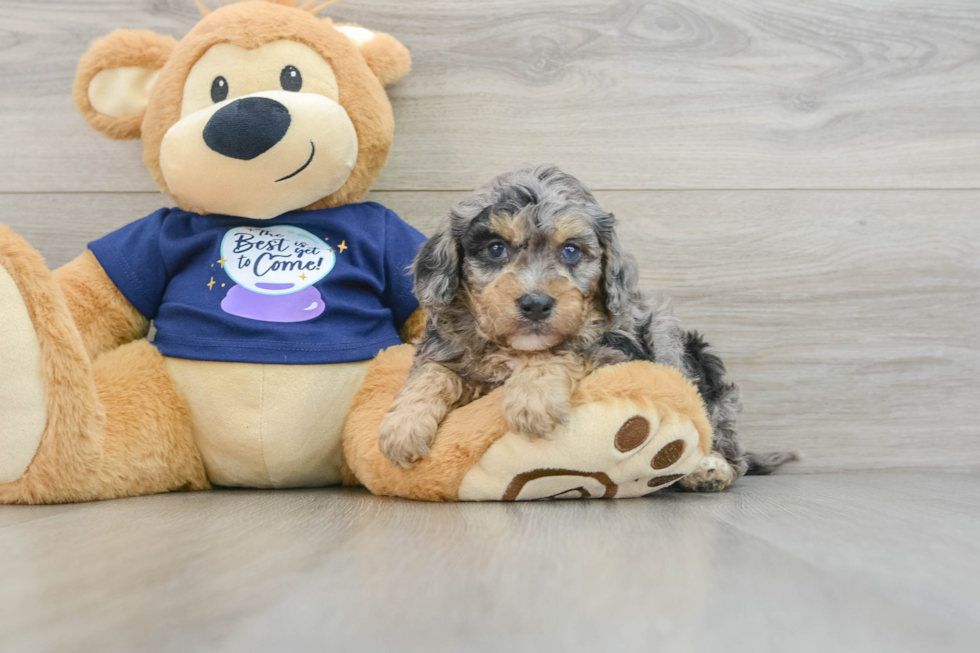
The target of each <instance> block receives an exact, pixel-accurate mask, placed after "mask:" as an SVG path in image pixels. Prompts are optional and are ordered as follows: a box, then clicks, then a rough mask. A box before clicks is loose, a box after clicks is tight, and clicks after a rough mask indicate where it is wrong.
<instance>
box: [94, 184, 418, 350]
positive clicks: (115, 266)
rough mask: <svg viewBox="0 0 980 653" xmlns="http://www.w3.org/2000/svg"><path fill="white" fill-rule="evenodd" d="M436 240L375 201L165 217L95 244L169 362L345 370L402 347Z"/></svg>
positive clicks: (165, 213) (171, 212)
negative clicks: (271, 214) (427, 247)
mask: <svg viewBox="0 0 980 653" xmlns="http://www.w3.org/2000/svg"><path fill="white" fill-rule="evenodd" d="M424 241H425V237H424V236H423V235H422V234H421V233H419V232H418V231H417V230H416V229H414V228H412V227H410V226H409V225H408V224H406V223H405V222H403V221H402V220H401V219H400V218H399V217H398V216H397V215H395V214H394V213H393V212H392V211H389V210H388V209H386V208H385V207H383V206H381V205H379V204H375V203H373V202H368V203H365V204H351V205H348V206H342V207H339V208H335V209H322V210H319V211H293V212H290V213H286V214H284V215H281V216H279V217H278V218H273V219H272V220H249V219H245V218H234V217H229V216H220V215H198V214H196V213H188V212H186V211H182V210H180V209H160V210H159V211H157V212H156V213H153V214H152V215H149V216H147V217H145V218H143V219H142V220H138V221H136V222H134V223H132V224H129V225H127V226H125V227H123V228H122V229H120V230H118V231H114V232H113V233H111V234H109V235H108V236H105V237H104V238H100V239H99V240H96V241H94V242H92V243H90V244H89V248H90V249H91V250H92V252H93V253H94V254H95V256H96V258H97V259H98V260H99V263H101V264H102V267H103V268H105V271H106V273H107V274H108V275H109V278H110V279H112V282H113V283H114V284H116V286H117V287H118V288H119V290H120V291H121V292H122V294H123V295H124V296H125V297H126V299H128V300H129V301H130V302H131V303H132V304H133V306H135V307H136V309H137V310H139V312H140V313H142V314H143V315H145V316H146V317H148V318H151V319H152V320H154V323H155V324H156V328H157V334H156V338H155V340H154V343H155V344H156V346H157V348H158V349H159V350H160V351H161V352H162V353H163V354H165V355H167V356H171V357H173V358H190V359H194V360H205V361H231V362H243V363H288V364H297V365H302V364H306V365H309V364H318V363H345V362H350V361H361V360H367V359H369V358H372V357H373V356H374V355H375V354H377V353H378V350H380V349H383V348H385V347H389V346H391V345H395V344H398V343H399V342H400V340H399V338H398V329H399V328H400V327H401V326H402V324H404V322H405V320H407V319H408V317H409V316H410V315H411V314H412V312H413V311H415V309H416V308H418V302H417V301H416V300H415V297H413V296H412V279H411V276H410V274H409V272H408V266H409V264H410V263H411V262H412V259H413V258H414V257H415V254H416V252H417V251H418V249H419V247H420V246H421V245H422V243H423V242H424Z"/></svg>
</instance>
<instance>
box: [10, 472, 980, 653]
mask: <svg viewBox="0 0 980 653" xmlns="http://www.w3.org/2000/svg"><path fill="white" fill-rule="evenodd" d="M978 505H980V474H977V473H948V472H947V473H939V474H936V473H924V472H907V471H906V472H860V473H858V472H850V473H843V474H814V475H795V476H773V477H769V478H758V477H757V478H750V479H745V480H743V481H742V482H740V483H739V484H737V485H736V486H734V488H733V489H732V490H731V491H730V492H727V493H723V494H721V495H692V494H683V493H663V494H657V495H653V496H652V497H648V498H644V499H628V500H623V501H595V502H561V503H530V504H521V505H514V504H471V505H447V504H422V503H411V502H404V501H398V500H393V499H385V498H376V497H372V496H370V495H368V494H366V493H365V492H363V491H359V490H304V491H278V492H269V491H218V492H214V493H198V494H182V495H175V496H158V497H147V498H140V499H125V500H121V501H110V502H104V503H95V504H86V505H80V506H59V507H5V508H3V509H2V510H0V551H3V555H2V556H0V642H2V644H0V649H3V650H5V651H12V652H13V651H18V652H20V651H40V650H45V651H48V650H50V651H65V650H70V651H100V652H106V653H108V652H113V651H136V650H157V651H181V652H183V651H193V650H215V651H234V652H236V653H244V652H247V651H307V650H308V651H324V650H327V651H425V652H436V651H438V652H441V651H446V652H454V651H534V652H542V651H685V652H688V651H731V652H733V653H741V652H743V651H745V652H758V651H780V652H785V651H792V652H794V653H796V652H809V651H814V652H819V653H826V652H827V651H889V652H892V653H895V652H904V651H910V652H917V653H921V652H922V651H930V652H933V651H936V652H938V651H976V650H977V647H978V646H980V595H978V593H977V586H978V583H980V516H978V511H977V506H978Z"/></svg>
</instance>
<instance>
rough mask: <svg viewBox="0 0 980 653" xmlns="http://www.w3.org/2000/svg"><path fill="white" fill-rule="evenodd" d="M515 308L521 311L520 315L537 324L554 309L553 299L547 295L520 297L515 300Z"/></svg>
mask: <svg viewBox="0 0 980 653" xmlns="http://www.w3.org/2000/svg"><path fill="white" fill-rule="evenodd" d="M517 307H518V308H519V309H521V315H523V316H524V317H526V318H527V319H529V320H532V321H534V322H538V321H539V320H544V319H546V318H547V317H548V316H549V315H551V309H553V308H554V307H555V298H554V297H551V296H549V295H522V296H521V298H520V299H518V300H517Z"/></svg>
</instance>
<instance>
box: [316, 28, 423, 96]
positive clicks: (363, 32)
mask: <svg viewBox="0 0 980 653" xmlns="http://www.w3.org/2000/svg"><path fill="white" fill-rule="evenodd" d="M334 27H335V28H336V29H337V30H338V31H340V32H341V33H343V34H344V35H345V36H346V37H347V38H349V39H350V40H351V41H353V42H354V45H356V46H357V48H358V49H359V50H360V51H361V54H362V55H363V56H364V59H365V60H366V61H367V65H368V67H369V68H370V69H371V71H372V72H373V73H374V75H375V77H377V78H378V79H379V80H381V84H382V86H388V85H389V84H394V83H395V82H397V81H398V80H399V79H401V78H402V77H404V76H405V75H407V74H408V71H409V69H410V68H411V67H412V57H411V56H410V55H409V54H408V48H406V47H405V46H404V45H402V44H401V43H399V42H398V40H397V39H396V38H395V37H393V36H391V35H390V34H385V33H384V32H375V31H373V30H369V29H367V28H366V27H361V26H360V25H352V24H348V25H334Z"/></svg>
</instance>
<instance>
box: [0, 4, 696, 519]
mask: <svg viewBox="0 0 980 653" xmlns="http://www.w3.org/2000/svg"><path fill="white" fill-rule="evenodd" d="M312 4H313V3H310V2H307V3H305V4H303V5H299V3H298V1H297V0H250V1H247V2H241V3H237V4H230V5H226V6H223V7H221V8H218V9H214V10H209V9H207V8H206V7H204V6H203V5H201V4H200V3H198V6H199V7H200V8H201V10H202V14H204V16H203V18H202V20H201V21H200V22H199V23H198V24H197V25H196V26H194V28H193V29H191V31H190V32H189V33H188V34H187V35H186V36H185V37H184V38H183V39H181V40H180V41H177V40H175V39H172V38H170V37H166V36H160V35H157V34H155V33H152V32H147V31H131V30H118V31H115V32H113V33H111V34H110V35H108V36H107V37H105V38H103V39H101V40H99V41H96V42H95V43H94V44H93V45H92V46H91V48H90V49H89V50H88V52H87V53H86V54H85V55H84V56H83V57H82V59H81V61H80V63H79V66H78V71H77V75H76V80H75V84H74V100H75V103H76V106H77V107H78V109H79V111H80V112H81V114H82V115H83V116H84V118H85V119H86V120H87V121H88V123H89V124H90V125H91V126H92V127H94V128H95V129H97V130H98V131H100V132H102V133H103V134H104V135H106V136H108V137H110V138H113V139H134V138H139V139H141V141H142V146H143V160H144V163H145V165H146V167H147V168H148V169H149V171H150V173H151V174H152V175H153V177H154V179H155V180H156V182H157V183H158V184H159V186H160V188H161V190H162V191H163V192H164V193H165V194H166V195H168V196H169V197H170V199H171V200H172V201H173V203H174V204H175V206H174V207H173V208H164V209H160V210H159V211H156V212H154V213H152V214H151V215H149V216H146V217H143V218H141V219H138V220H135V221H134V222H132V223H130V224H129V225H126V226H125V227H123V228H122V229H119V230H118V231H116V232H113V233H111V234H107V235H106V236H104V237H103V238H100V239H98V240H96V241H94V242H92V243H90V244H89V247H88V249H87V251H85V252H84V253H82V254H81V255H80V256H79V257H78V258H76V259H75V260H73V261H71V262H70V263H68V264H66V265H64V266H62V267H61V268H59V269H57V270H54V271H50V270H48V268H47V267H46V266H45V264H44V261H43V259H42V258H41V256H40V255H39V254H38V253H37V252H36V251H35V250H34V249H32V248H31V247H30V245H28V244H27V243H26V242H25V241H23V240H22V239H21V238H20V237H18V236H17V235H16V234H14V233H13V232H12V231H11V230H9V229H8V228H7V227H5V226H2V225H0V334H2V336H0V370H3V372H2V376H0V424H2V426H0V503H64V502H75V501H89V500H99V499H110V498H117V497H126V496H138V495H146V494H152V493H160V492H167V491H176V490H204V489H208V488H210V487H212V486H214V485H221V486H241V487H257V488H282V487H314V486H326V485H333V484H338V483H341V482H345V483H348V484H352V483H361V484H363V485H365V486H367V488H368V489H370V490H371V491H373V492H376V493H379V494H393V495H398V496H405V497H410V498H417V499H427V500H442V501H448V500H485V499H499V500H518V499H520V500H523V499H537V498H544V497H557V498H571V497H579V498H587V497H607V498H608V497H614V496H616V497H621V496H638V495H640V494H646V493H648V492H652V491H654V490H656V489H659V488H661V487H666V486H668V485H669V484H670V483H672V482H674V481H675V480H677V479H678V478H680V477H681V476H683V475H685V474H688V473H690V472H691V471H693V470H694V469H695V468H696V467H697V466H698V464H699V462H700V461H701V460H702V459H703V457H704V456H705V454H706V453H707V452H708V451H709V450H710V447H711V427H710V425H709V423H708V420H707V417H706V416H705V412H704V405H703V402H701V400H700V397H699V396H698V394H697V390H696V389H695V388H694V386H692V385H691V384H690V383H689V382H688V381H687V380H686V379H684V378H683V376H681V375H680V373H679V372H677V371H676V370H673V369H670V368H666V367H663V366H658V365H654V364H651V363H642V362H635V363H627V364H623V365H617V366H614V367H611V368H606V369H602V370H600V371H598V372H596V373H595V374H593V375H592V376H590V377H588V378H586V379H585V380H584V381H583V383H582V384H581V386H580V387H579V389H578V391H577V392H576V394H575V396H574V397H573V413H572V416H571V419H570V420H569V422H568V423H567V424H565V425H563V426H562V428H561V432H558V433H556V434H555V437H554V438H552V439H551V440H548V441H536V442H530V441H527V440H525V439H523V438H522V437H521V436H519V435H517V434H514V433H509V432H508V431H507V427H506V425H505V424H504V423H503V421H502V418H501V417H500V412H499V401H500V397H499V393H490V394H489V395H487V396H486V397H483V398H481V399H480V400H478V401H476V402H474V403H472V404H470V405H468V406H465V407H463V408H460V409H458V410H456V411H454V412H453V413H451V414H450V415H449V417H448V418H447V420H446V421H445V422H444V423H443V425H442V427H441V429H440V431H439V435H438V437H437V440H436V444H435V446H434V447H433V449H432V451H431V453H430V454H429V455H428V456H427V457H426V458H425V459H424V460H423V461H421V462H420V463H419V464H417V465H415V466H414V467H412V468H411V469H402V468H400V467H394V466H392V465H391V464H389V463H388V461H387V460H385V459H384V457H383V456H382V455H381V452H380V450H379V447H378V425H379V423H380V421H381V419H382V418H383V416H384V413H385V412H386V410H387V408H388V406H389V404H390V403H391V399H392V397H393V396H394V394H395V393H396V392H397V390H398V387H399V386H400V385H401V383H402V381H404V379H405V376H406V375H407V372H408V366H409V365H410V360H411V352H412V349H411V346H410V345H408V344H401V343H403V342H409V341H410V340H411V339H412V338H413V337H415V336H417V335H418V334H419V333H420V332H421V329H422V327H423V325H424V319H425V318H424V315H422V313H421V311H420V310H419V308H418V303H417V301H416V300H415V298H414V297H413V296H412V292H411V289H412V283H411V278H410V276H409V274H408V272H407V268H408V266H409V264H410V262H411V261H412V259H413V257H414V256H415V254H416V252H417V250H418V248H419V247H420V246H421V244H422V243H423V242H424V240H425V239H424V236H423V235H422V234H421V233H419V232H418V231H417V230H415V229H414V228H412V227H411V226H409V225H408V224H407V223H405V222H404V221H402V220H401V219H400V218H399V217H398V216H397V215H395V214H394V213H393V212H392V211H390V210H388V209H386V208H385V207H383V206H380V205H378V204H375V203H372V202H362V200H363V198H364V196H365V195H366V193H367V192H368V190H369V188H370V186H371V184H372V183H373V182H374V180H375V179H376V178H377V176H378V174H379V173H380V171H381V169H382V167H383V165H384V163H385V160H386V158H387V155H388V151H389V148H390V147H391V143H392V138H393V133H394V119H393V114H392V107H391V104H390V102H389V100H388V98H387V95H386V93H385V90H384V87H385V86H386V85H389V84H391V83H393V82H395V81H397V80H398V79H400V78H401V77H403V76H404V75H405V74H407V73H408V71H409V68H410V56H409V53H408V50H407V49H406V48H405V47H404V46H403V45H402V44H401V43H399V42H398V41H397V40H396V39H395V38H393V37H392V36H389V35H387V34H384V33H381V32H376V31H372V30H369V29H367V28H364V27H360V26H357V25H343V24H335V23H333V22H332V21H331V20H330V19H329V18H322V17H319V16H317V11H318V10H319V9H320V7H312ZM151 322H152V323H153V325H154V326H155V327H156V334H155V337H154V338H153V340H152V341H151V340H149V339H148V338H147V336H148V334H149V331H150V324H151ZM379 352H380V354H379Z"/></svg>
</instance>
